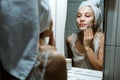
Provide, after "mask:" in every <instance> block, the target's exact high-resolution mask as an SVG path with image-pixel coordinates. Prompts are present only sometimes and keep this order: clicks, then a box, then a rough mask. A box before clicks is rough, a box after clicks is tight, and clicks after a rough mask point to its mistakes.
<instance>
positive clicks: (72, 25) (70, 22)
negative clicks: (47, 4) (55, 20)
mask: <svg viewBox="0 0 120 80" xmlns="http://www.w3.org/2000/svg"><path fill="white" fill-rule="evenodd" d="M82 1H83V0H68V2H67V17H66V25H65V41H64V42H65V44H64V46H65V56H66V57H68V58H72V59H73V56H77V55H73V54H75V53H72V54H71V51H72V50H71V48H70V46H68V43H67V41H66V40H67V38H68V36H69V35H71V34H72V33H78V32H79V29H78V27H77V25H76V17H77V10H78V7H79V5H80V3H81V2H82ZM100 9H101V15H102V24H104V23H103V20H104V18H103V16H104V0H100ZM104 31H105V27H104V25H103V32H104ZM73 38H74V37H72V39H73ZM77 51H78V52H79V50H77ZM103 62H104V61H103ZM73 67H76V66H75V65H74V61H73ZM91 69H92V68H91Z"/></svg>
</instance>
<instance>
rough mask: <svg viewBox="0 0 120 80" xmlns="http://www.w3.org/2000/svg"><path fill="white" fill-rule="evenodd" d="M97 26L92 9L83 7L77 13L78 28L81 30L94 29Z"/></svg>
mask: <svg viewBox="0 0 120 80" xmlns="http://www.w3.org/2000/svg"><path fill="white" fill-rule="evenodd" d="M94 24H95V17H94V12H93V10H92V8H91V7H89V6H84V7H81V8H80V9H79V11H78V13H77V26H78V28H79V29H80V30H85V29H87V27H88V26H89V27H92V26H93V25H94Z"/></svg>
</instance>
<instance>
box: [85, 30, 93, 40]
mask: <svg viewBox="0 0 120 80" xmlns="http://www.w3.org/2000/svg"><path fill="white" fill-rule="evenodd" d="M91 39H93V31H92V28H87V29H86V30H85V31H84V40H91Z"/></svg>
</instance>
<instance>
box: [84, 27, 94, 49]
mask: <svg viewBox="0 0 120 80" xmlns="http://www.w3.org/2000/svg"><path fill="white" fill-rule="evenodd" d="M92 41H93V31H92V28H87V29H86V30H85V31H84V38H83V44H84V48H85V49H86V50H87V49H88V48H90V47H91V46H92Z"/></svg>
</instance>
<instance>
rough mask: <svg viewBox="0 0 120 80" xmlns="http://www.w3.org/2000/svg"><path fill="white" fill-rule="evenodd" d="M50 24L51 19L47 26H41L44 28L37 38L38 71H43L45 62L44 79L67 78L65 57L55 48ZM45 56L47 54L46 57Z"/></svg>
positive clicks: (58, 79) (56, 79) (62, 79)
mask: <svg viewBox="0 0 120 80" xmlns="http://www.w3.org/2000/svg"><path fill="white" fill-rule="evenodd" d="M52 25H53V22H52V21H51V23H50V26H49V27H48V28H46V29H44V28H45V27H44V28H41V29H44V31H43V32H42V33H40V40H39V50H40V53H39V56H38V61H40V62H41V64H40V65H39V68H40V71H43V69H44V65H45V64H46V63H47V64H46V67H45V70H46V71H45V74H44V80H67V71H66V61H65V57H64V56H63V55H62V54H60V53H59V52H58V51H57V50H56V47H55V41H54V36H53V32H52ZM46 37H49V42H48V44H47V43H46V42H45V38H46ZM46 56H48V58H47V57H46ZM46 59H47V60H46ZM56 73H57V74H56Z"/></svg>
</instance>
